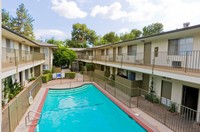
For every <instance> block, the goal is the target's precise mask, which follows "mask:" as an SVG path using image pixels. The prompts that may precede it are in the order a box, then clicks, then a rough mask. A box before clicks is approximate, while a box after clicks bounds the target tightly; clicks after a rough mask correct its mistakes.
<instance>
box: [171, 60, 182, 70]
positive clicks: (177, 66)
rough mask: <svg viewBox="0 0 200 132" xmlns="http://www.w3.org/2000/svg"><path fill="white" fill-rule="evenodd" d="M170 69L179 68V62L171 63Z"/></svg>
mask: <svg viewBox="0 0 200 132" xmlns="http://www.w3.org/2000/svg"><path fill="white" fill-rule="evenodd" d="M172 67H174V68H181V61H172Z"/></svg>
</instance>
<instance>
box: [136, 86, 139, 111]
mask: <svg viewBox="0 0 200 132" xmlns="http://www.w3.org/2000/svg"><path fill="white" fill-rule="evenodd" d="M138 93H139V95H138V96H137V104H136V107H137V108H138V104H139V96H140V89H139V88H138Z"/></svg>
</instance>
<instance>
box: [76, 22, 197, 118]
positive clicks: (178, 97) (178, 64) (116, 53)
mask: <svg viewBox="0 0 200 132" xmlns="http://www.w3.org/2000/svg"><path fill="white" fill-rule="evenodd" d="M78 52H79V56H78V60H79V61H82V62H87V63H94V64H95V68H96V71H98V72H99V71H103V72H106V71H107V72H108V73H109V74H110V75H112V74H114V75H115V80H116V81H117V82H120V83H123V84H124V85H128V86H130V87H141V88H142V89H144V90H149V87H150V85H151V82H152V77H153V88H154V90H155V93H156V95H158V96H160V97H161V102H162V103H163V104H164V105H167V106H169V105H170V103H171V102H172V101H173V102H176V103H177V104H180V105H183V106H186V107H188V108H190V109H193V110H195V111H200V25H196V26H191V27H184V28H181V29H176V30H172V31H168V32H163V33H160V34H155V35H151V36H147V37H140V38H136V39H133V40H130V41H124V42H119V43H113V44H107V45H102V46H97V47H93V48H88V49H84V50H82V51H78ZM99 73H101V72H99ZM134 82H137V83H134ZM138 82H139V83H138ZM197 120H199V119H197Z"/></svg>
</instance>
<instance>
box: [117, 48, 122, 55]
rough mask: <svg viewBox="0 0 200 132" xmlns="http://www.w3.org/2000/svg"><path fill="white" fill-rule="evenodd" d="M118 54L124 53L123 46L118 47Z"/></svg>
mask: <svg viewBox="0 0 200 132" xmlns="http://www.w3.org/2000/svg"><path fill="white" fill-rule="evenodd" d="M118 55H122V47H118Z"/></svg>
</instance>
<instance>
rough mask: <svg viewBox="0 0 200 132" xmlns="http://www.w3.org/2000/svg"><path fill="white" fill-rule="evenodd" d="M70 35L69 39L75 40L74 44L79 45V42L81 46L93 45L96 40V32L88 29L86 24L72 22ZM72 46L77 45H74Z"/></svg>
mask: <svg viewBox="0 0 200 132" xmlns="http://www.w3.org/2000/svg"><path fill="white" fill-rule="evenodd" d="M71 35H72V39H71V40H72V41H74V42H75V43H74V42H73V43H74V44H78V45H79V46H80V44H83V46H80V47H85V46H86V44H90V45H93V44H94V43H95V42H96V40H97V36H96V32H95V31H94V30H91V29H89V28H88V27H87V25H86V24H80V23H76V24H73V27H72V33H71ZM70 43H71V42H70ZM73 46H74V47H79V46H75V45H73Z"/></svg>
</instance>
